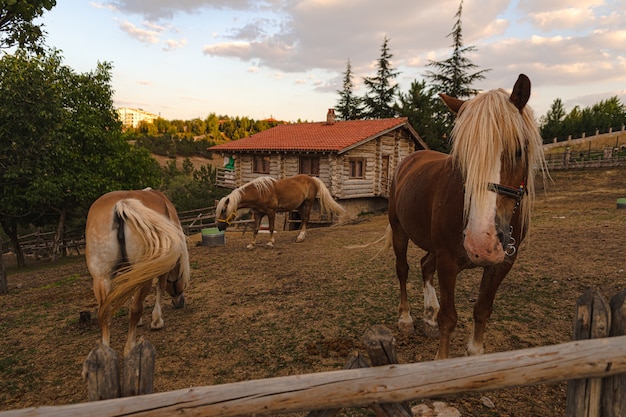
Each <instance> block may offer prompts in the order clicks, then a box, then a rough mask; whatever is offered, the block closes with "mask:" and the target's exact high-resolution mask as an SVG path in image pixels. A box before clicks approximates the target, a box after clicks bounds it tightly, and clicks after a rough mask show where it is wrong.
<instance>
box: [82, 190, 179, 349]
mask: <svg viewBox="0 0 626 417" xmlns="http://www.w3.org/2000/svg"><path fill="white" fill-rule="evenodd" d="M85 239H86V245H87V247H86V251H85V252H86V260H87V267H88V268H89V272H90V273H91V276H92V277H93V292H94V295H95V297H96V301H97V303H98V320H99V322H100V328H101V330H102V343H103V344H104V345H107V346H108V345H109V339H110V333H109V328H110V326H111V317H112V314H113V313H114V312H115V311H116V310H117V309H119V308H120V307H121V306H122V305H123V304H124V303H125V302H126V301H128V300H129V299H130V298H131V296H132V303H131V307H130V320H129V328H128V338H127V341H126V346H125V347H124V355H125V356H126V355H128V353H129V352H130V350H131V349H132V348H133V347H134V346H135V338H136V334H135V333H136V328H137V325H138V324H139V323H140V320H141V315H142V313H143V302H144V300H145V298H146V296H147V295H148V293H149V292H150V289H151V287H152V281H153V279H154V278H157V279H158V281H157V287H156V288H157V291H156V301H155V305H154V310H153V311H152V321H151V324H150V327H151V328H152V329H153V330H156V329H161V328H163V318H162V313H161V297H162V295H163V294H164V293H165V291H167V292H168V293H169V294H170V296H171V297H172V303H173V305H174V307H175V308H180V307H183V306H184V304H185V298H184V295H183V291H184V290H185V288H186V286H187V283H188V282H189V254H188V252H187V238H186V236H185V234H184V233H183V230H182V228H181V226H180V221H179V220H178V215H177V214H176V209H175V208H174V206H173V205H172V203H171V202H170V201H169V200H168V199H167V197H165V195H163V194H162V193H161V192H159V191H156V190H152V189H145V190H136V191H113V192H110V193H108V194H105V195H103V196H102V197H100V198H98V199H97V200H96V201H95V202H94V203H93V204H92V206H91V208H90V209H89V214H88V215H87V226H86V229H85Z"/></svg>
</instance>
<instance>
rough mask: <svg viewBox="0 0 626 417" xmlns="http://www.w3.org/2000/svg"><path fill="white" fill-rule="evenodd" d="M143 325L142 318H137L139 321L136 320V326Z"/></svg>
mask: <svg viewBox="0 0 626 417" xmlns="http://www.w3.org/2000/svg"><path fill="white" fill-rule="evenodd" d="M141 326H143V318H140V319H139V322H137V327H141Z"/></svg>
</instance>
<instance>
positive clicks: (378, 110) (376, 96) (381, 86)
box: [363, 36, 399, 119]
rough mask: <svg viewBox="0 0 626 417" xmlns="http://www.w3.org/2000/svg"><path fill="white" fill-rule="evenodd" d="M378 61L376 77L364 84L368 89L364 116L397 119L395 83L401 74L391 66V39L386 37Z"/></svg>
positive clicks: (365, 80) (364, 80)
mask: <svg viewBox="0 0 626 417" xmlns="http://www.w3.org/2000/svg"><path fill="white" fill-rule="evenodd" d="M380 50H381V52H380V57H379V58H378V61H377V70H376V76H374V77H365V78H364V79H363V83H364V85H365V88H366V89H367V91H366V93H365V97H364V98H363V104H364V110H363V115H364V116H365V118H368V119H383V118H387V117H395V116H396V112H395V110H394V102H395V100H396V94H397V92H398V88H399V87H398V84H397V83H396V82H395V79H396V77H397V76H398V74H399V72H398V71H396V70H394V69H393V67H392V65H391V58H393V54H392V53H391V52H390V51H389V38H387V36H385V39H384V40H383V45H382V47H381V48H380Z"/></svg>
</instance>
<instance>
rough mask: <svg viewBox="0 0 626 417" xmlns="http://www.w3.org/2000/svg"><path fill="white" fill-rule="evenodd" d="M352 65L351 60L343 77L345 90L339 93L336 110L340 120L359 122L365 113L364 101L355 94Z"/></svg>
mask: <svg viewBox="0 0 626 417" xmlns="http://www.w3.org/2000/svg"><path fill="white" fill-rule="evenodd" d="M352 77H353V75H352V65H351V64H350V60H348V63H347V65H346V72H345V73H344V76H343V89H342V90H340V91H337V92H338V93H339V101H338V102H337V106H336V107H335V110H336V112H337V117H338V118H339V119H340V120H358V119H360V118H361V115H362V113H363V108H362V103H363V99H362V98H360V97H358V96H356V95H355V94H354V82H353V81H352Z"/></svg>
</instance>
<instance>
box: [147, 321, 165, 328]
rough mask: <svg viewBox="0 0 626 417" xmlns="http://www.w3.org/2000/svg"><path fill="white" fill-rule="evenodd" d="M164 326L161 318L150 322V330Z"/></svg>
mask: <svg viewBox="0 0 626 417" xmlns="http://www.w3.org/2000/svg"><path fill="white" fill-rule="evenodd" d="M164 327H165V325H164V324H163V319H159V321H157V322H156V323H155V322H152V323H150V330H161V329H163V328H164Z"/></svg>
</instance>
